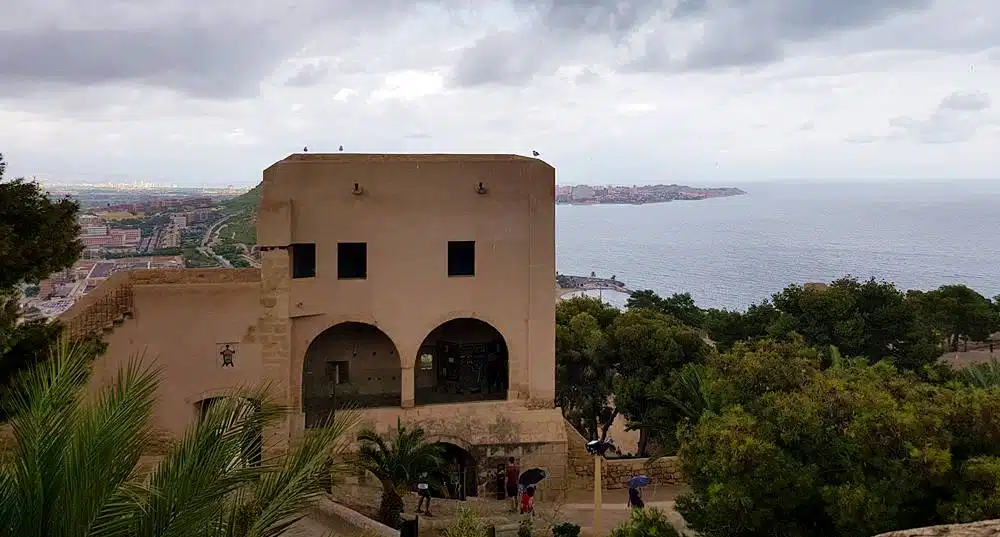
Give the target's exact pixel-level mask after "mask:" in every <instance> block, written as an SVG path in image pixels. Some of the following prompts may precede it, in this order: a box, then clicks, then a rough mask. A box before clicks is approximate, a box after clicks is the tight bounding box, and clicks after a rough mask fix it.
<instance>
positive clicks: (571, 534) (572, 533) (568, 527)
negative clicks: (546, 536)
mask: <svg viewBox="0 0 1000 537" xmlns="http://www.w3.org/2000/svg"><path fill="white" fill-rule="evenodd" d="M552 537H580V526H579V525H577V524H573V523H572V522H563V523H562V524H559V525H558V526H552Z"/></svg>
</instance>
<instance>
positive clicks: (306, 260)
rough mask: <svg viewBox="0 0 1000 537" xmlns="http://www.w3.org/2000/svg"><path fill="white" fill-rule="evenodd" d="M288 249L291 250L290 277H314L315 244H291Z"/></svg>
mask: <svg viewBox="0 0 1000 537" xmlns="http://www.w3.org/2000/svg"><path fill="white" fill-rule="evenodd" d="M290 249H291V250H292V278H315V277H316V245H315V244H293V245H292V246H291V248H290Z"/></svg>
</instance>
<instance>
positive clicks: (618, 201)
mask: <svg viewBox="0 0 1000 537" xmlns="http://www.w3.org/2000/svg"><path fill="white" fill-rule="evenodd" d="M743 194H746V192H744V191H742V190H740V189H738V188H733V187H722V188H696V187H690V186H686V185H637V186H611V185H601V186H589V185H565V186H557V187H556V203H569V204H579V205H587V204H613V205H642V204H646V203H663V202H667V201H679V200H703V199H708V198H721V197H726V196H740V195H743Z"/></svg>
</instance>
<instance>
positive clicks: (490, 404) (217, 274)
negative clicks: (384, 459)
mask: <svg viewBox="0 0 1000 537" xmlns="http://www.w3.org/2000/svg"><path fill="white" fill-rule="evenodd" d="M554 201H555V170H554V169H553V168H552V167H551V166H549V165H548V164H546V163H544V162H542V161H540V160H537V159H533V158H527V157H520V156H511V155H381V154H378V155H375V154H345V153H336V154H317V153H308V154H295V155H291V156H289V157H287V158H285V159H283V160H281V161H279V162H277V163H276V164H274V165H272V166H271V167H269V168H267V169H266V170H265V171H264V173H263V183H262V187H261V200H260V208H259V213H258V218H257V237H258V248H259V250H260V256H261V268H260V269H165V270H139V271H131V272H122V273H116V274H114V275H112V276H111V277H109V278H108V279H107V280H106V281H105V282H104V283H103V284H102V285H101V286H100V287H99V288H98V289H96V290H95V291H93V292H92V293H90V294H88V295H87V296H85V297H83V298H82V299H81V300H80V301H79V302H78V303H77V304H75V305H74V306H73V308H71V309H70V310H69V311H68V312H67V313H66V314H64V315H63V317H62V319H63V320H64V321H65V322H66V323H67V324H68V326H69V328H70V330H72V331H74V332H75V333H77V334H82V333H86V332H94V331H100V332H101V334H102V336H103V337H104V339H105V341H106V342H107V343H108V344H109V348H108V352H107V353H106V354H105V355H104V356H103V357H101V358H99V359H98V361H97V364H96V365H95V370H94V377H93V379H92V383H93V384H94V386H98V385H102V384H104V383H106V382H108V380H109V379H110V378H112V377H113V375H114V374H115V373H116V371H117V370H118V368H119V367H120V366H121V365H122V364H124V363H125V362H127V360H128V359H129V358H130V356H132V355H133V354H135V353H137V352H141V353H144V355H145V359H146V360H156V361H157V363H158V364H159V365H160V366H161V367H162V371H163V372H162V379H163V380H162V383H161V386H160V393H159V394H158V406H157V408H156V411H155V425H156V427H157V429H158V431H160V432H161V436H162V437H163V439H164V440H165V441H166V442H169V441H170V440H171V439H172V438H176V437H177V436H179V435H180V434H181V433H182V432H183V431H184V429H185V428H186V427H188V426H189V425H190V424H191V423H193V421H194V420H197V419H198V416H199V412H200V411H201V410H202V409H203V408H204V407H205V405H206V404H209V403H210V402H211V401H212V400H214V399H216V398H219V397H223V396H225V395H226V394H227V393H229V392H231V390H233V388H236V387H240V386H247V385H256V384H261V383H268V384H270V386H271V388H272V393H273V394H274V396H275V397H276V398H277V399H278V400H279V401H282V402H284V403H286V404H288V405H289V406H290V407H291V408H293V409H294V410H295V412H294V413H293V415H292V417H291V418H290V419H289V420H288V421H287V422H286V423H283V424H282V425H281V426H280V427H278V428H277V429H276V430H272V431H266V432H265V434H266V435H267V436H268V440H269V442H268V443H269V444H273V445H277V446H279V448H280V446H287V444H288V442H289V441H292V440H293V439H294V438H295V436H296V435H297V434H300V433H301V432H302V431H303V430H304V429H307V428H309V427H313V426H316V425H317V424H319V423H321V422H322V421H323V420H324V419H325V418H327V417H328V416H329V415H330V414H331V413H335V412H337V411H338V409H342V408H348V407H350V408H360V409H361V412H362V414H363V420H364V421H365V422H366V423H368V424H371V425H374V426H375V427H376V428H377V429H379V430H383V431H389V430H391V429H394V428H395V426H396V423H397V419H398V420H401V421H402V423H404V424H407V425H412V426H417V425H419V426H421V427H423V428H424V429H425V430H426V431H427V433H428V435H429V437H430V438H431V440H432V441H435V442H441V443H442V444H444V445H445V448H446V450H447V453H448V456H449V457H450V458H453V459H454V461H455V462H456V464H457V465H458V466H460V467H461V468H462V476H463V477H462V481H463V484H464V489H465V492H466V494H475V493H476V492H477V491H478V492H482V491H483V490H484V484H485V483H488V482H489V481H490V480H489V479H488V477H487V475H486V470H488V469H489V468H492V467H494V466H495V465H496V464H497V463H498V462H500V461H502V460H503V459H504V458H505V457H507V456H509V455H513V456H517V457H520V459H521V465H522V468H528V467H533V466H538V467H542V468H545V469H546V470H547V471H548V473H549V478H548V479H547V480H546V482H545V485H544V487H543V491H544V492H543V493H544V494H546V495H549V496H559V495H560V494H561V493H562V491H564V489H565V486H566V483H567V482H568V480H567V479H565V477H566V472H567V468H566V465H567V462H566V460H567V431H566V426H565V422H564V420H563V419H562V416H561V414H560V411H559V409H557V408H555V407H554V399H555V296H554V294H553V292H552V288H553V277H554V275H555V272H556V268H555V205H554ZM154 451H155V450H154ZM151 455H153V456H155V455H156V454H155V453H151Z"/></svg>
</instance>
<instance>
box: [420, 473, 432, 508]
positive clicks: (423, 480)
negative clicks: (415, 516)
mask: <svg viewBox="0 0 1000 537" xmlns="http://www.w3.org/2000/svg"><path fill="white" fill-rule="evenodd" d="M417 495H418V496H420V499H419V500H417V512H418V513H420V512H421V511H424V514H425V515H427V516H434V515H432V514H431V487H430V483H428V479H427V474H426V473H423V474H420V481H418V482H417ZM425 502H426V507H425V506H424V503H425Z"/></svg>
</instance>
